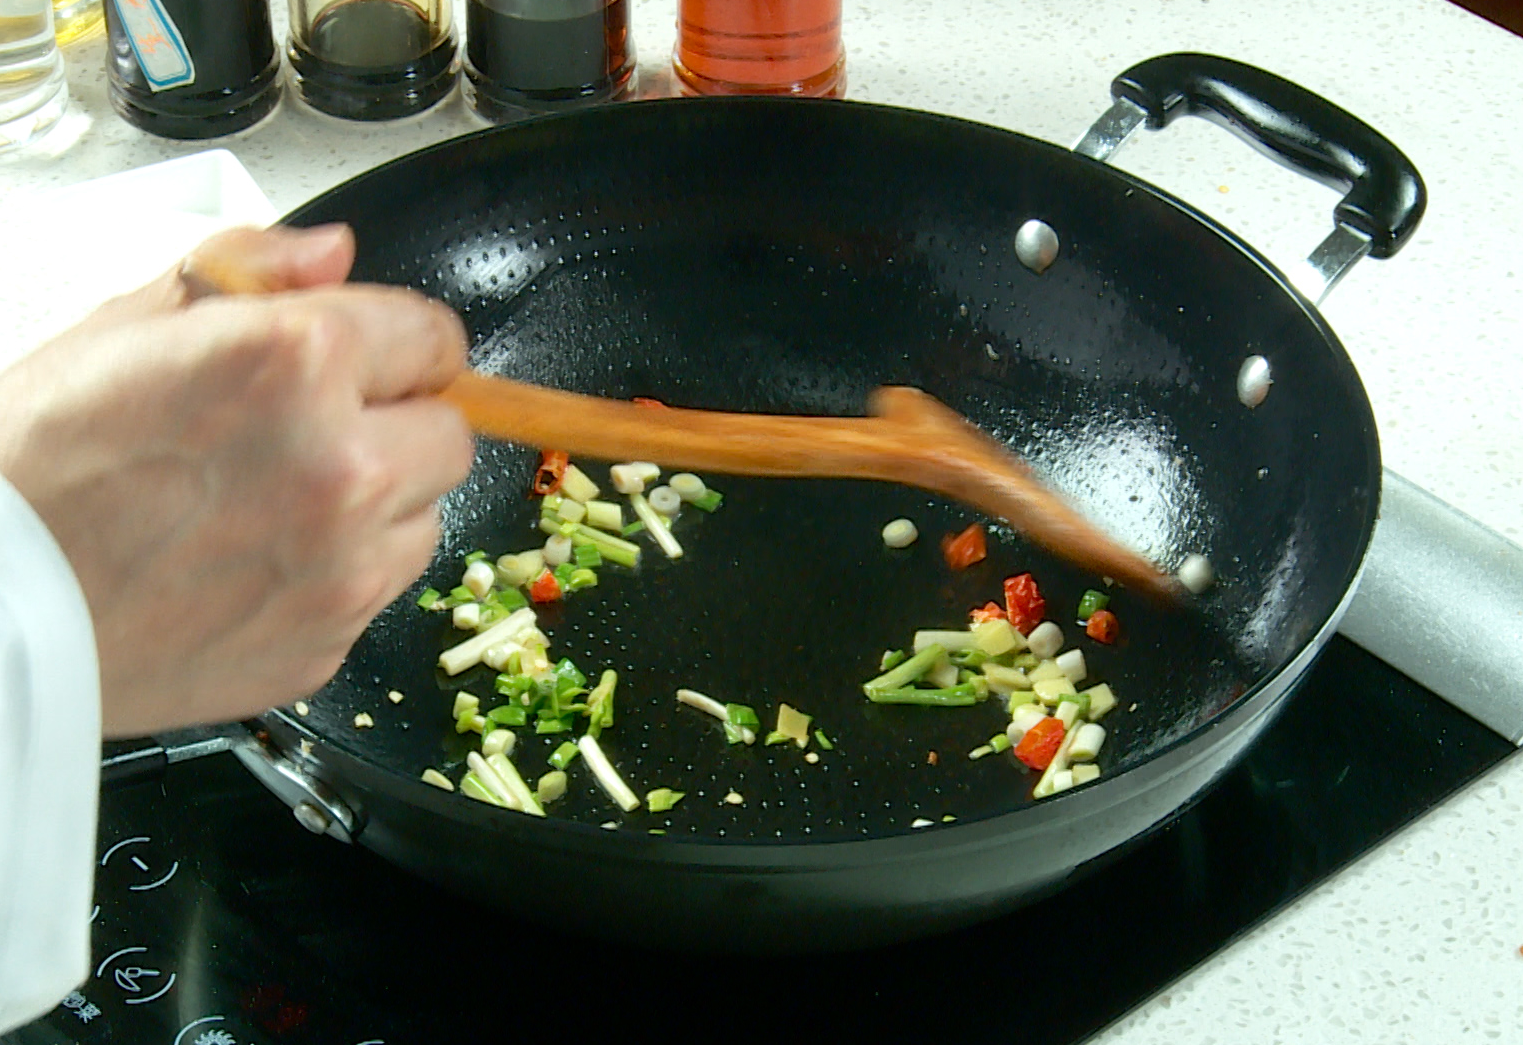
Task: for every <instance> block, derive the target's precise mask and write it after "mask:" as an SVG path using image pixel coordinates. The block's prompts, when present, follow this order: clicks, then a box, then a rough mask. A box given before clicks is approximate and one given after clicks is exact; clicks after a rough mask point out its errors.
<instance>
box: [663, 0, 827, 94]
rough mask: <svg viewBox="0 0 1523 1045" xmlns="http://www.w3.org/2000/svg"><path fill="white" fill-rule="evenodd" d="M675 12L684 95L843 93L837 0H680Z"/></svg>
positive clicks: (676, 60)
mask: <svg viewBox="0 0 1523 1045" xmlns="http://www.w3.org/2000/svg"><path fill="white" fill-rule="evenodd" d="M677 12H678V13H677V47H676V52H675V54H674V55H673V56H672V68H673V70H674V71H675V72H676V74H677V80H678V83H679V84H680V85H681V88H682V90H683V92H684V93H687V94H781V95H798V96H802V97H813V98H839V97H841V96H842V95H844V94H845V93H846V52H845V50H844V49H843V47H842V45H841V0H680V3H679V4H678V8H677Z"/></svg>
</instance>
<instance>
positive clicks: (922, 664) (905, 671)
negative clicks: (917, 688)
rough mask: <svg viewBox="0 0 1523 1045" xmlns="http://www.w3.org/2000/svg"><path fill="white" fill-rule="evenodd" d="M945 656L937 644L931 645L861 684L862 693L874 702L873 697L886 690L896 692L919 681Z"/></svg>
mask: <svg viewBox="0 0 1523 1045" xmlns="http://www.w3.org/2000/svg"><path fill="white" fill-rule="evenodd" d="M946 655H947V651H946V650H945V649H943V648H942V647H941V646H940V645H939V644H937V643H934V642H933V643H931V644H930V645H929V646H927V647H926V648H925V649H923V650H921V651H920V652H919V653H917V654H915V655H914V656H913V657H911V658H909V659H908V660H906V661H904V662H902V663H900V664H896V665H895V666H894V667H892V668H890V669H889V670H887V671H885V672H884V673H883V674H881V675H879V676H878V677H877V678H875V679H870V680H868V681H867V682H865V683H863V684H862V691H863V692H864V693H866V694H867V695H868V697H870V698H872V699H874V700H876V699H877V697H876V696H875V695H874V694H876V693H879V692H883V691H886V690H897V689H900V688H902V687H904V686H908V685H910V684H911V683H913V682H916V681H917V680H919V678H920V676H922V675H924V674H925V673H926V672H927V671H930V670H931V668H933V667H935V666H936V662H937V661H939V660H941V659H942V658H943V657H945V656H946Z"/></svg>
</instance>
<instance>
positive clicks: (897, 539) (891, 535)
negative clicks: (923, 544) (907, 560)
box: [883, 519, 920, 548]
mask: <svg viewBox="0 0 1523 1045" xmlns="http://www.w3.org/2000/svg"><path fill="white" fill-rule="evenodd" d="M919 539H920V531H919V530H918V529H917V528H916V527H915V524H914V523H912V522H910V521H909V520H908V519H895V520H893V521H892V522H890V523H889V524H888V525H886V526H884V527H883V543H884V544H886V545H887V546H888V547H890V548H908V547H909V546H910V545H912V544H914V543H915V542H916V541H917V540H919Z"/></svg>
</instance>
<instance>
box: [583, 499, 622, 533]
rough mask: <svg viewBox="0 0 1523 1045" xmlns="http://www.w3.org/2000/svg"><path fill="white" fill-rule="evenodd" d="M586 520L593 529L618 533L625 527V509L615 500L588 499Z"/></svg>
mask: <svg viewBox="0 0 1523 1045" xmlns="http://www.w3.org/2000/svg"><path fill="white" fill-rule="evenodd" d="M585 521H586V523H587V525H588V526H591V527H592V528H593V529H596V530H608V531H610V532H612V533H618V532H619V531H620V530H622V529H624V509H623V508H621V507H620V506H619V505H618V504H616V503H615V502H613V501H588V502H587V518H586V520H585Z"/></svg>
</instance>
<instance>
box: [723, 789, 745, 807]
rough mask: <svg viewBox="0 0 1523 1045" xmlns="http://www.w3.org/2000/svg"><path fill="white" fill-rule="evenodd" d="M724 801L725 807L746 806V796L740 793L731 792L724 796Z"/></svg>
mask: <svg viewBox="0 0 1523 1045" xmlns="http://www.w3.org/2000/svg"><path fill="white" fill-rule="evenodd" d="M724 801H725V805H730V806H743V805H745V804H746V796H745V795H742V794H741V793H740V792H739V791H731V792H730V793H729V794H727V795H725V796H724Z"/></svg>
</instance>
